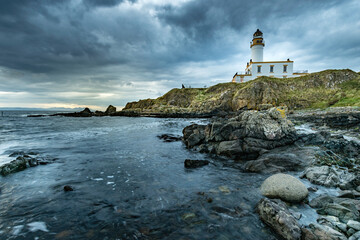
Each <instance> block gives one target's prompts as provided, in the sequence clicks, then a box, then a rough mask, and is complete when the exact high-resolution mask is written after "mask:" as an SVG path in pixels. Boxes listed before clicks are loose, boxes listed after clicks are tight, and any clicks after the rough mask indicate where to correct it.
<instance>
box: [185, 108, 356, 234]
mask: <svg viewBox="0 0 360 240" xmlns="http://www.w3.org/2000/svg"><path fill="white" fill-rule="evenodd" d="M285 111H286V110H284V109H279V108H271V109H269V110H266V111H246V112H243V113H241V114H239V115H238V116H236V117H233V118H230V119H218V120H216V121H213V122H212V123H210V124H208V125H197V124H193V125H190V126H188V127H186V128H185V129H184V130H183V141H184V143H185V145H186V146H187V147H188V148H189V149H192V150H195V151H200V152H206V153H209V154H216V155H223V156H226V157H229V158H232V159H234V160H235V161H238V162H239V163H240V164H241V165H242V169H243V170H244V171H250V172H257V173H265V174H269V173H270V174H274V173H280V172H284V173H287V172H288V173H291V172H292V174H294V173H297V172H302V173H301V175H300V178H303V179H304V180H303V181H308V183H309V184H314V185H320V186H325V187H327V188H337V189H338V194H337V195H335V196H333V195H328V194H319V195H317V196H316V197H315V198H313V199H309V198H308V197H307V196H308V192H309V191H312V192H316V191H317V188H316V187H311V188H309V189H307V188H306V187H305V185H304V184H303V183H302V181H300V180H299V179H297V178H295V177H293V176H291V175H288V174H275V175H273V176H271V177H269V178H268V179H267V180H265V182H264V184H263V185H262V186H261V191H262V193H263V195H264V196H265V198H263V199H262V200H261V201H260V202H259V203H258V207H257V212H258V214H259V216H260V218H261V219H262V220H263V222H264V223H266V224H267V225H269V226H270V228H272V229H273V230H274V231H275V232H276V233H277V234H279V235H280V236H282V237H283V238H284V239H351V240H354V239H359V238H360V228H359V227H360V215H359V211H360V187H359V185H360V168H359V166H360V143H358V142H356V141H351V140H347V139H345V138H344V137H343V136H342V135H336V134H331V132H330V131H329V129H328V128H326V129H327V131H326V130H319V131H316V129H315V130H313V132H312V133H298V132H299V131H296V129H295V126H294V124H293V123H292V122H290V121H289V120H288V119H287V117H286V115H285ZM344 111H345V110H344V109H337V111H333V112H332V113H327V114H324V113H323V112H319V111H318V112H315V111H314V112H311V113H298V114H297V115H295V114H294V115H292V116H291V118H293V119H296V120H295V122H296V121H298V122H300V121H301V122H303V121H311V120H312V119H319V120H318V121H314V123H313V124H314V125H315V126H320V128H321V127H323V125H324V124H325V125H326V124H327V123H328V122H330V121H332V123H333V124H332V125H330V126H331V127H334V126H337V127H341V128H347V129H348V130H349V131H351V129H352V128H353V127H355V129H356V127H358V125H357V124H355V125H354V122H355V121H357V120H354V118H355V119H357V118H356V116H358V115H357V114H358V112H357V110H356V111H351V114H349V115H347V116H348V118H345V117H344V116H346V113H344ZM327 116H328V117H329V118H327ZM338 116H341V117H338ZM346 119H348V121H346ZM336 121H339V123H337V122H336ZM340 123H341V124H340ZM299 204H300V205H304V204H305V205H306V206H308V207H309V208H312V209H314V210H313V211H316V213H317V214H318V216H317V221H316V223H311V224H309V225H301V224H300V223H299V222H298V220H299V219H300V218H301V216H302V214H303V213H301V212H291V211H290V210H289V207H288V206H297V205H299ZM305 217H306V216H305Z"/></svg>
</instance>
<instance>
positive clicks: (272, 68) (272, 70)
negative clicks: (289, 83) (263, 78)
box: [270, 65, 274, 73]
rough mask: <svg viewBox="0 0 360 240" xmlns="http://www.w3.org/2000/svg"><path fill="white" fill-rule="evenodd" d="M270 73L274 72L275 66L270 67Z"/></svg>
mask: <svg viewBox="0 0 360 240" xmlns="http://www.w3.org/2000/svg"><path fill="white" fill-rule="evenodd" d="M270 72H271V73H273V72H274V65H270Z"/></svg>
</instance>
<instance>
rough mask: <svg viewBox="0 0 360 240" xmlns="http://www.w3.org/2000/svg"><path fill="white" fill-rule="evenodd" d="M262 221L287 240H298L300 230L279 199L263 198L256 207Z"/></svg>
mask: <svg viewBox="0 0 360 240" xmlns="http://www.w3.org/2000/svg"><path fill="white" fill-rule="evenodd" d="M257 211H258V213H259V216H260V218H261V220H262V221H264V222H265V223H266V224H267V225H269V226H270V227H271V228H272V229H273V230H274V231H275V232H276V233H278V234H279V235H280V236H281V237H283V238H284V239H287V240H300V238H301V228H300V224H299V223H298V222H297V221H296V219H295V218H294V216H293V215H292V214H291V213H290V211H289V210H288V208H287V207H286V204H285V203H284V202H282V201H281V200H279V199H272V200H270V199H268V198H263V199H261V200H260V202H259V203H258V205H257Z"/></svg>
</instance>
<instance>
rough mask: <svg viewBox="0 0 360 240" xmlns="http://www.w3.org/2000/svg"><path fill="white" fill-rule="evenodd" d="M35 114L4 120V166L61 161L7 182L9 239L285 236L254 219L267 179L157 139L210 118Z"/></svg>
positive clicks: (3, 185) (3, 203)
mask: <svg viewBox="0 0 360 240" xmlns="http://www.w3.org/2000/svg"><path fill="white" fill-rule="evenodd" d="M26 114H27V113H23V112H11V113H9V112H6V113H5V116H4V117H2V118H1V117H0V162H2V163H4V162H6V161H9V160H11V159H13V158H9V157H8V155H9V154H11V153H12V152H15V151H25V152H27V151H33V152H38V153H39V156H49V157H51V158H56V161H55V162H54V163H52V164H48V165H44V166H38V167H34V168H29V169H26V170H25V171H22V172H18V173H15V174H11V175H9V176H6V177H0V239H276V237H273V236H272V235H273V234H272V233H271V232H269V230H268V228H266V227H264V225H263V224H262V223H261V221H260V220H259V219H258V217H257V215H256V213H255V212H254V207H255V204H256V203H257V202H258V201H259V200H260V198H261V195H260V193H259V190H258V187H259V186H260V185H261V183H262V181H263V180H264V179H265V178H266V176H264V175H260V174H249V173H242V172H241V171H240V170H239V165H238V163H234V162H232V161H230V160H224V159H216V158H212V157H210V156H207V155H203V154H200V153H197V152H192V151H189V150H187V149H186V148H185V146H184V145H183V144H182V143H181V142H172V143H166V142H163V141H162V140H160V139H158V138H157V135H160V134H164V133H172V134H176V135H181V134H182V133H181V132H182V129H183V128H184V127H185V126H187V125H189V124H190V123H192V122H199V121H200V122H201V121H202V120H191V119H156V118H126V117H102V118H95V117H93V118H64V117H51V118H50V117H44V118H26V117H25V115H26ZM186 158H190V159H208V160H210V161H211V162H212V164H210V165H208V166H205V167H203V168H199V169H194V170H187V169H185V168H184V166H183V162H184V160H185V159H186ZM65 185H71V186H72V187H73V188H74V189H75V190H74V191H73V192H64V191H63V187H64V186H65Z"/></svg>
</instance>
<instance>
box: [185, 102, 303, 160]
mask: <svg viewBox="0 0 360 240" xmlns="http://www.w3.org/2000/svg"><path fill="white" fill-rule="evenodd" d="M296 139H297V135H296V131H295V128H294V126H293V124H292V123H291V122H290V121H289V120H287V119H286V116H285V113H284V111H283V110H281V109H278V108H271V109H269V110H267V111H264V112H263V111H246V112H243V113H241V114H239V115H238V116H236V117H234V118H230V119H228V120H224V121H216V122H213V123H211V124H209V125H207V126H205V125H198V124H193V125H190V126H188V127H186V128H184V130H183V141H184V143H185V144H186V146H187V147H188V148H195V149H198V150H200V151H203V152H210V153H216V154H218V155H223V156H227V157H230V158H233V159H243V160H247V159H256V158H257V157H258V156H259V155H260V154H262V153H265V152H266V151H267V150H270V149H274V148H276V147H280V146H284V145H289V144H291V143H293V142H294V141H295V140H296Z"/></svg>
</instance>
